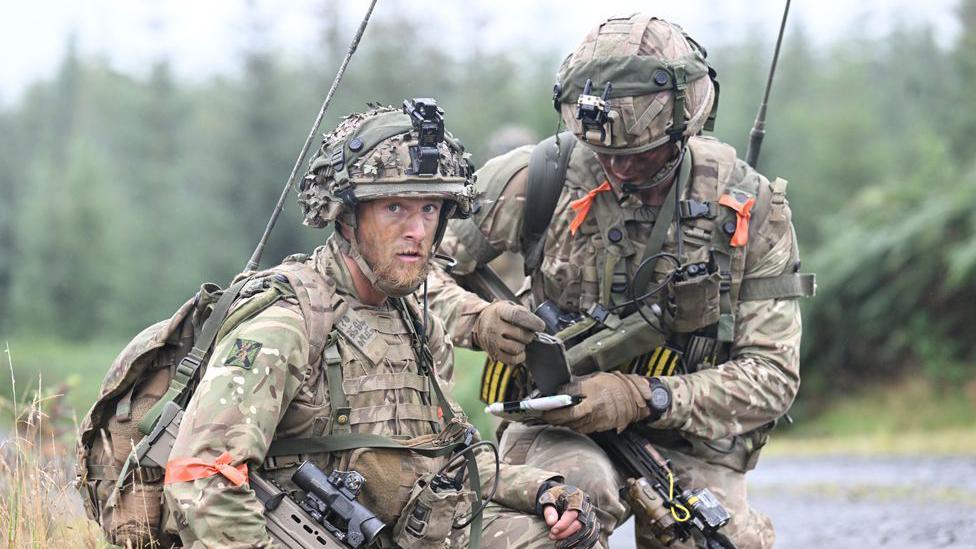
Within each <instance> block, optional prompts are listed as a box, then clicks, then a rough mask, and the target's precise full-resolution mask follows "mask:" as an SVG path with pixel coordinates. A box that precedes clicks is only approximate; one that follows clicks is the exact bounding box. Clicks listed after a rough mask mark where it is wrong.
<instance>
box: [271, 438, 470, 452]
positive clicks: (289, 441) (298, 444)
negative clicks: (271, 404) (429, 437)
mask: <svg viewBox="0 0 976 549" xmlns="http://www.w3.org/2000/svg"><path fill="white" fill-rule="evenodd" d="M458 444H459V443H455V444H448V445H447V446H441V447H439V448H411V447H409V446H405V445H403V444H401V443H399V442H397V441H396V440H395V439H393V438H390V437H388V436H384V435H374V434H370V433H337V434H332V435H328V436H321V437H305V438H282V439H278V440H274V441H272V442H271V445H270V446H269V447H268V452H267V453H266V454H265V456H266V457H277V456H288V455H298V454H318V453H322V454H331V453H334V452H344V451H346V450H355V449H356V448H391V449H395V450H410V451H411V452H416V453H418V454H420V455H422V456H424V457H441V456H446V455H448V454H450V453H451V452H453V451H455V450H456V449H457V446H458Z"/></svg>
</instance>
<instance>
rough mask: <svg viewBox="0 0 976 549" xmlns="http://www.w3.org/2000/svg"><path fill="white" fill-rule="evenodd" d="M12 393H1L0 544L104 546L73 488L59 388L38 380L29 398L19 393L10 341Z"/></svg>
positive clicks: (6, 352)
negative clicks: (46, 387) (47, 388)
mask: <svg viewBox="0 0 976 549" xmlns="http://www.w3.org/2000/svg"><path fill="white" fill-rule="evenodd" d="M3 354H4V358H5V359H6V360H5V362H6V363H7V364H6V365H7V366H9V368H10V372H11V389H12V390H11V395H10V397H9V398H7V397H6V396H4V397H0V406H2V408H3V412H4V413H3V416H2V417H4V418H6V419H5V420H4V422H3V424H2V425H0V536H2V538H0V546H2V547H40V548H43V547H61V548H74V547H107V546H108V545H107V544H106V543H105V542H104V539H103V538H102V536H101V533H100V531H99V529H98V527H97V526H96V525H95V524H94V523H93V522H91V521H89V520H88V519H87V518H86V517H85V515H84V511H83V508H82V506H81V500H80V498H79V496H78V494H77V492H76V491H75V489H74V488H73V487H72V484H71V481H72V480H73V478H74V475H73V463H72V459H71V456H72V455H73V452H72V451H71V449H70V440H71V439H72V438H73V433H74V429H72V428H71V421H70V418H67V417H64V416H65V415H66V412H65V407H64V406H63V401H64V395H63V394H61V393H59V392H58V391H53V392H51V393H50V394H45V393H44V391H43V390H42V389H43V385H42V384H41V383H40V379H39V380H38V384H37V389H36V391H34V394H33V395H31V396H30V398H27V399H24V398H22V396H21V397H18V395H17V390H16V382H15V381H14V379H13V357H12V356H11V352H10V346H9V343H5V344H4V348H3Z"/></svg>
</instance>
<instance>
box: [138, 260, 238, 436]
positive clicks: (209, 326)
mask: <svg viewBox="0 0 976 549" xmlns="http://www.w3.org/2000/svg"><path fill="white" fill-rule="evenodd" d="M248 280H250V277H244V278H241V279H240V280H238V281H237V282H234V283H233V284H231V285H230V287H228V288H227V289H226V290H224V293H223V294H221V296H220V299H218V300H217V303H216V304H215V305H214V308H213V310H212V311H211V312H210V316H208V317H207V320H205V321H204V323H203V327H202V328H201V329H200V335H199V337H197V338H196V340H195V341H194V342H193V348H192V349H190V352H189V353H187V354H186V356H184V357H183V358H182V359H180V362H179V364H177V365H176V371H175V372H173V377H172V378H171V379H170V381H169V388H168V389H166V393H165V394H164V395H163V397H162V398H160V399H159V400H158V401H157V402H156V404H154V405H153V407H152V408H150V409H149V411H148V412H146V415H145V416H144V417H143V418H142V421H140V422H139V432H140V433H142V434H143V436H145V435H148V434H149V433H150V432H151V431H152V428H153V425H155V423H156V420H157V419H159V414H161V413H162V412H163V407H165V406H166V404H167V403H169V402H173V401H175V400H177V399H179V398H180V397H182V396H183V393H184V392H185V391H186V387H187V385H189V383H190V380H192V379H193V378H194V377H195V376H196V374H197V370H199V369H200V364H202V363H203V359H204V358H205V357H206V356H207V352H209V351H210V348H211V347H212V346H213V343H214V341H215V339H216V337H217V332H218V331H219V330H220V326H221V325H222V324H223V323H224V319H225V318H226V317H227V312H228V311H230V307H231V305H232V304H233V303H234V301H235V300H236V299H237V296H238V295H239V294H240V292H241V288H243V287H244V284H246V283H247V281H248Z"/></svg>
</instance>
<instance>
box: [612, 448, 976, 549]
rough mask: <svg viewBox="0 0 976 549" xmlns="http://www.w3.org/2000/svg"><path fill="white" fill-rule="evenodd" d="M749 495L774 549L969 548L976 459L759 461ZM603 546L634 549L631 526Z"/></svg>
mask: <svg viewBox="0 0 976 549" xmlns="http://www.w3.org/2000/svg"><path fill="white" fill-rule="evenodd" d="M749 488H750V493H751V496H750V497H751V499H752V502H753V506H754V507H756V508H757V509H759V510H760V511H762V512H764V513H766V514H768V515H769V516H770V517H771V518H772V519H773V523H774V524H775V525H776V535H777V543H776V546H777V547H783V548H787V549H805V548H817V549H822V548H827V547H829V549H855V548H857V549H861V548H867V547H884V548H892V549H909V548H912V549H925V548H941V547H950V548H957V547H958V548H963V547H965V548H970V549H971V548H976V456H971V457H940V458H920V457H897V458H863V457H814V458H811V457H803V458H789V457H764V458H763V459H762V461H761V463H760V464H759V467H758V469H757V470H755V471H753V472H752V473H750V474H749ZM610 547H611V549H624V548H629V547H634V537H633V527H632V524H630V523H628V524H625V525H624V526H622V527H621V528H620V529H618V530H617V532H616V533H615V534H614V535H613V536H612V537H611V538H610Z"/></svg>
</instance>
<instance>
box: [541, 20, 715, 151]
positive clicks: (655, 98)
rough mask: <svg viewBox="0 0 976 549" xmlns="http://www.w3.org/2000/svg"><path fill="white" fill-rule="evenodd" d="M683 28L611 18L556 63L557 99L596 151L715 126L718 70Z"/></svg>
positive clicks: (630, 147) (658, 141)
mask: <svg viewBox="0 0 976 549" xmlns="http://www.w3.org/2000/svg"><path fill="white" fill-rule="evenodd" d="M705 55H706V53H705V50H704V49H703V48H702V47H701V46H699V45H698V44H697V43H696V42H695V41H694V40H692V39H691V38H690V37H689V36H688V35H687V34H685V33H684V31H683V30H682V29H681V27H679V26H677V25H674V24H672V23H668V22H667V21H664V20H662V19H658V18H656V17H650V16H647V15H641V14H634V15H631V16H628V17H614V18H610V19H608V20H606V21H604V22H603V23H601V24H600V25H599V26H598V27H597V28H596V29H594V30H592V31H591V32H590V33H589V34H588V35H587V36H586V38H585V39H584V40H583V42H582V43H581V44H580V45H579V47H577V48H576V51H575V52H573V53H572V54H570V55H569V57H567V58H566V60H565V61H564V62H563V64H562V67H560V69H559V73H558V76H557V78H558V80H557V83H556V85H555V87H554V89H553V103H554V106H555V107H556V110H557V111H560V113H561V115H562V119H563V121H564V123H565V124H566V127H567V128H569V129H570V130H572V131H573V133H574V134H575V135H576V136H577V137H578V138H579V139H580V140H581V141H583V142H584V143H586V144H587V145H588V146H590V147H591V148H592V149H594V150H596V151H597V152H604V153H609V154H632V153H639V152H643V151H646V150H650V149H653V148H655V147H657V146H659V145H663V144H664V143H667V142H680V141H682V140H683V139H685V138H687V137H690V136H692V135H695V134H697V133H699V132H701V130H702V129H703V128H704V129H711V123H712V122H713V121H714V116H715V111H716V110H717V107H718V83H717V82H716V81H715V71H714V70H713V69H712V68H711V67H710V66H709V65H708V63H707V62H706V61H705Z"/></svg>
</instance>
